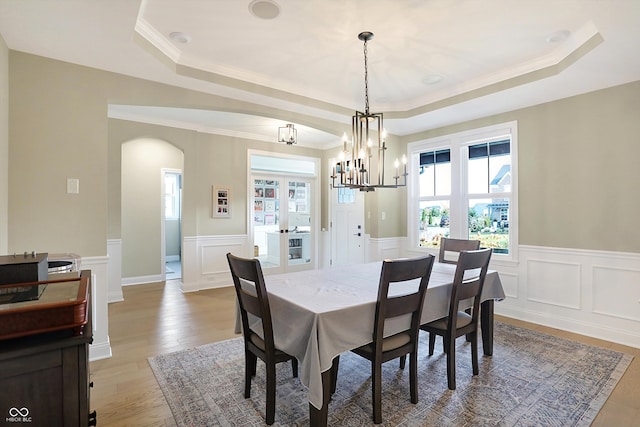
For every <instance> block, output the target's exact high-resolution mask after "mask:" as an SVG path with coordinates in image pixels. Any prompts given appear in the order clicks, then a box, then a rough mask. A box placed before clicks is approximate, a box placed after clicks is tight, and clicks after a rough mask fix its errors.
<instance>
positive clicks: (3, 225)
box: [0, 36, 9, 254]
mask: <svg viewBox="0 0 640 427" xmlns="http://www.w3.org/2000/svg"><path fill="white" fill-rule="evenodd" d="M8 204H9V49H8V48H7V44H6V43H5V42H4V39H3V38H2V36H0V254H6V253H7V252H8V223H9V218H8V216H9V208H8Z"/></svg>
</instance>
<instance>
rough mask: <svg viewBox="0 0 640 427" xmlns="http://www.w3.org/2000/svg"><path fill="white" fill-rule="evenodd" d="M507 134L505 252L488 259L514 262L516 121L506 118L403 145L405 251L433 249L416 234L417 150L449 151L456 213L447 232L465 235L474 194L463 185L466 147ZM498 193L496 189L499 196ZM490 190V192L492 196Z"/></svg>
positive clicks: (459, 235)
mask: <svg viewBox="0 0 640 427" xmlns="http://www.w3.org/2000/svg"><path fill="white" fill-rule="evenodd" d="M505 137H508V138H509V139H510V140H511V142H510V153H511V180H512V181H511V185H512V187H511V193H510V194H509V199H510V202H509V215H510V218H509V253H508V254H498V253H496V254H494V256H492V258H491V259H492V263H494V262H497V263H501V262H506V263H508V262H517V260H518V246H519V244H518V122H517V121H513V122H507V123H501V124H497V125H493V126H487V127H483V128H478V129H472V130H469V131H464V132H459V133H454V134H449V135H444V136H440V137H436V138H430V139H427V140H423V141H416V142H412V143H410V144H408V145H407V153H408V156H409V164H410V171H409V180H408V182H407V194H408V197H407V237H408V239H407V242H408V244H409V248H408V251H417V252H433V251H434V249H433V248H431V249H430V248H423V247H420V246H419V241H418V239H419V236H418V233H417V232H416V230H417V227H416V225H417V224H418V210H419V205H420V185H419V173H418V171H419V168H420V153H423V152H425V151H435V150H442V149H447V148H449V149H450V153H451V196H450V197H449V200H450V210H451V211H452V212H453V211H454V210H455V212H457V213H458V215H457V216H456V217H457V219H455V218H454V215H451V216H450V221H451V223H450V229H449V230H450V236H451V237H452V238H468V237H466V236H467V234H466V233H467V221H468V217H467V214H466V212H467V211H468V209H469V199H473V198H476V197H475V196H476V195H473V194H472V195H470V194H468V189H467V183H468V180H467V169H466V165H467V160H468V151H469V150H468V147H469V146H470V145H474V144H479V143H482V142H491V141H496V140H498V139H500V138H505ZM501 194H502V193H496V194H495V196H498V197H499V196H500V195H501ZM493 195H494V194H493V193H492V196H493Z"/></svg>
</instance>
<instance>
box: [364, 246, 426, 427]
mask: <svg viewBox="0 0 640 427" xmlns="http://www.w3.org/2000/svg"><path fill="white" fill-rule="evenodd" d="M434 260H435V257H434V256H433V255H430V256H428V257H421V258H414V259H402V260H394V261H389V260H385V261H384V262H383V263H382V271H381V273H380V282H379V286H378V300H377V303H376V313H375V320H374V326H373V341H372V342H370V343H369V344H367V345H364V346H362V347H359V348H356V349H354V350H352V351H353V352H354V353H356V354H358V355H359V356H362V357H364V358H366V359H368V360H370V361H371V378H372V379H371V391H372V401H373V422H374V423H375V424H380V423H381V422H382V364H383V363H384V362H388V361H389V360H393V359H397V358H402V357H406V355H407V354H408V355H409V388H410V394H411V403H418V334H419V333H420V329H419V328H420V316H421V314H422V306H423V305H424V298H425V293H426V290H427V285H428V284H429V277H430V276H431V269H432V268H433V263H434ZM417 279H419V280H420V282H419V284H416V287H415V289H412V290H411V291H409V292H403V293H396V292H394V291H391V292H390V289H391V288H393V287H394V285H400V284H401V283H403V282H406V281H409V280H416V281H417ZM390 294H391V295H390ZM404 315H410V316H411V325H410V327H409V329H407V330H404V331H402V332H399V333H397V334H394V335H392V336H389V337H386V338H385V337H384V336H385V333H384V328H385V320H387V319H391V318H394V317H398V316H404ZM401 367H402V368H404V363H402V361H401Z"/></svg>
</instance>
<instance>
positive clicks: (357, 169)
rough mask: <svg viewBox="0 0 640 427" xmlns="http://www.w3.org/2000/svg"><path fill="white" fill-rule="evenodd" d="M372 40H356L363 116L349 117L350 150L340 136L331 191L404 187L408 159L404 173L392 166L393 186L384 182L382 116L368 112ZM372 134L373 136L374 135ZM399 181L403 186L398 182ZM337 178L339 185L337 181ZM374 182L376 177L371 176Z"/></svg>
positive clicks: (368, 35) (367, 37) (365, 36)
mask: <svg viewBox="0 0 640 427" xmlns="http://www.w3.org/2000/svg"><path fill="white" fill-rule="evenodd" d="M372 38H373V33H372V32H369V31H365V32H362V33H360V34H358V39H360V40H362V41H363V42H364V101H365V106H364V113H362V112H360V111H356V114H355V115H354V116H353V117H352V118H351V134H352V140H351V142H350V145H351V149H350V150H349V149H348V146H349V141H348V140H347V135H346V134H345V135H344V137H343V151H342V152H341V153H340V158H339V161H338V163H337V164H336V165H335V166H334V167H333V174H332V175H331V179H332V185H333V188H341V187H346V188H354V189H358V190H360V191H374V190H375V189H376V188H398V187H405V186H406V185H407V157H406V156H405V155H403V156H402V164H403V170H402V173H401V172H400V162H399V161H398V159H396V161H395V163H394V166H395V168H396V174H395V176H394V177H393V179H394V182H395V183H394V184H389V185H385V183H384V155H385V151H386V150H387V142H386V137H387V133H386V131H385V130H384V126H383V117H382V113H371V112H370V111H369V73H368V66H367V42H368V41H369V40H371V39H372ZM374 134H375V135H374ZM371 136H374V137H375V138H376V139H377V146H376V147H374V146H373V143H372V142H371ZM374 155H376V163H375V166H376V170H377V180H376V182H375V183H374V182H372V181H371V179H372V177H371V172H372V157H373V156H374ZM400 178H402V183H400ZM336 179H338V182H336ZM374 179H375V177H374Z"/></svg>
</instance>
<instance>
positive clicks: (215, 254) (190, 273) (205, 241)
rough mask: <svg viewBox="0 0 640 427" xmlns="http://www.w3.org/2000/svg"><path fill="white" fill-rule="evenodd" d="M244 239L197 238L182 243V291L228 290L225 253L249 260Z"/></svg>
mask: <svg viewBox="0 0 640 427" xmlns="http://www.w3.org/2000/svg"><path fill="white" fill-rule="evenodd" d="M247 239H248V237H247V235H223V236H197V237H189V238H185V239H184V248H183V249H184V251H183V260H182V263H183V274H182V291H183V292H194V291H199V290H201V289H209V288H221V287H225V286H231V285H232V281H231V273H230V272H229V264H228V263H227V257H226V256H227V253H228V252H231V253H233V254H235V255H238V256H243V257H251V256H253V253H252V252H250V245H249V244H248V240H247Z"/></svg>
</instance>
